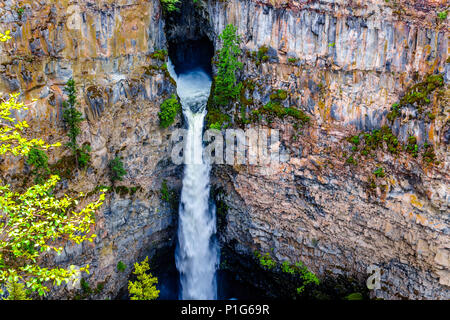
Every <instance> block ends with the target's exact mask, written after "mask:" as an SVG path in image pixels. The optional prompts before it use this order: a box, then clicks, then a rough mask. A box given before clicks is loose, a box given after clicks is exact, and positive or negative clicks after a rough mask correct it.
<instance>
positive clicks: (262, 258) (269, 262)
mask: <svg viewBox="0 0 450 320" xmlns="http://www.w3.org/2000/svg"><path fill="white" fill-rule="evenodd" d="M255 255H256V257H257V258H258V259H259V264H260V265H261V266H262V267H263V268H264V269H266V270H271V269H273V268H275V267H276V266H277V263H276V262H275V261H274V260H273V259H272V257H271V256H270V254H269V253H268V252H267V253H266V254H264V255H262V254H261V253H259V252H257V251H256V252H255Z"/></svg>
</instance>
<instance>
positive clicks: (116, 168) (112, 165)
mask: <svg viewBox="0 0 450 320" xmlns="http://www.w3.org/2000/svg"><path fill="white" fill-rule="evenodd" d="M109 169H110V179H111V182H112V183H114V182H116V181H122V177H123V176H124V175H126V174H127V171H126V170H125V169H124V168H123V162H122V160H120V158H119V157H115V158H114V159H113V160H111V161H110V162H109Z"/></svg>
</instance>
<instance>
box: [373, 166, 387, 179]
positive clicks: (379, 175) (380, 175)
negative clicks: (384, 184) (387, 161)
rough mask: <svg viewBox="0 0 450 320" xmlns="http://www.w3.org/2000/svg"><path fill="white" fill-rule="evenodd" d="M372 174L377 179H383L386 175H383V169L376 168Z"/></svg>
mask: <svg viewBox="0 0 450 320" xmlns="http://www.w3.org/2000/svg"><path fill="white" fill-rule="evenodd" d="M373 174H374V175H375V176H376V177H377V178H384V177H385V176H386V174H385V173H384V169H383V168H382V167H378V168H377V169H376V170H375V171H374V172H373Z"/></svg>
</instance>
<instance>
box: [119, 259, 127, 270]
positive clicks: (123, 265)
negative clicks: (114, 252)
mask: <svg viewBox="0 0 450 320" xmlns="http://www.w3.org/2000/svg"><path fill="white" fill-rule="evenodd" d="M126 268H127V266H126V264H125V263H123V262H122V261H119V262H118V263H117V271H119V272H124V271H125V270H126Z"/></svg>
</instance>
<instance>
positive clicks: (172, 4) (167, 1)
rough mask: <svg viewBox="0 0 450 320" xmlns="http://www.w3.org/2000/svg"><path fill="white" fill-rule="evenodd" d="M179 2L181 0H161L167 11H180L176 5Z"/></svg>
mask: <svg viewBox="0 0 450 320" xmlns="http://www.w3.org/2000/svg"><path fill="white" fill-rule="evenodd" d="M179 2H180V0H161V4H162V6H163V8H164V10H166V11H167V12H173V11H179V10H180V9H179V8H177V6H176V5H177V4H178V3H179Z"/></svg>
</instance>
